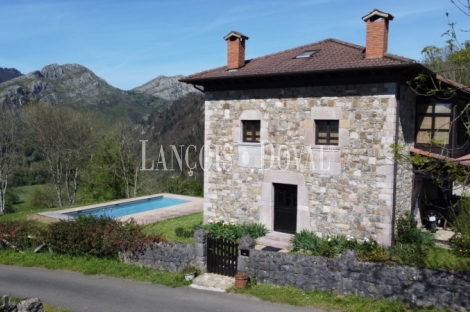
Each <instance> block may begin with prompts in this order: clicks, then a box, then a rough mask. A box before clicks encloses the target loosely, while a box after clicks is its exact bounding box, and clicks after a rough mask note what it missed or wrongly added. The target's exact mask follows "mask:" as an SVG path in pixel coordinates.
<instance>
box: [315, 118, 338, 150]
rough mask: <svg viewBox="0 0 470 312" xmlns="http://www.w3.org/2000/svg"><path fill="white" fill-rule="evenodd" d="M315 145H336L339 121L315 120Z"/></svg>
mask: <svg viewBox="0 0 470 312" xmlns="http://www.w3.org/2000/svg"><path fill="white" fill-rule="evenodd" d="M315 128H316V129H315V132H316V136H315V144H316V145H338V142H339V135H338V134H339V121H338V120H315Z"/></svg>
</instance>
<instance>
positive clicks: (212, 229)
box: [199, 220, 268, 242]
mask: <svg viewBox="0 0 470 312" xmlns="http://www.w3.org/2000/svg"><path fill="white" fill-rule="evenodd" d="M199 228H202V229H204V230H206V231H207V232H209V235H210V236H211V237H212V238H223V239H226V240H229V241H233V242H237V241H239V240H240V238H242V237H243V236H250V237H251V238H253V239H257V238H258V237H262V236H265V235H266V234H268V230H267V229H266V227H265V226H264V224H261V223H245V224H236V223H235V222H230V223H229V222H223V221H216V222H213V221H211V220H209V223H206V224H203V225H200V226H199Z"/></svg>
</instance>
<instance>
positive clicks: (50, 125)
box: [22, 103, 99, 207]
mask: <svg viewBox="0 0 470 312" xmlns="http://www.w3.org/2000/svg"><path fill="white" fill-rule="evenodd" d="M22 117H23V122H24V124H25V130H26V134H27V135H28V137H29V138H30V139H31V140H32V142H33V144H34V145H35V146H36V147H37V149H38V153H39V154H40V155H41V157H43V158H44V159H45V161H46V163H47V165H48V171H49V174H50V176H51V177H52V179H53V182H54V185H55V188H56V193H57V199H58V204H59V206H60V207H62V206H63V198H62V191H64V192H65V193H66V194H67V197H68V203H69V205H75V203H76V196H77V191H78V188H79V186H80V185H79V183H80V178H81V172H82V170H83V168H84V167H85V165H86V163H87V162H88V160H89V159H90V156H91V151H92V149H93V147H94V146H95V142H96V140H95V132H96V131H97V127H98V126H99V123H98V122H97V121H96V118H95V117H94V116H93V115H91V113H88V112H84V111H78V110H75V109H73V108H71V107H67V106H63V105H59V106H50V105H47V104H45V103H29V104H28V105H26V106H25V107H24V109H23V115H22Z"/></svg>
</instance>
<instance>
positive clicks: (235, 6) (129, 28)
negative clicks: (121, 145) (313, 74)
mask: <svg viewBox="0 0 470 312" xmlns="http://www.w3.org/2000/svg"><path fill="white" fill-rule="evenodd" d="M455 1H458V0H455ZM461 1H463V0H461ZM374 8H377V9H379V10H381V11H384V12H387V13H390V14H392V15H393V16H394V17H395V19H394V20H393V21H391V22H390V30H389V45H388V52H389V53H393V54H397V55H400V56H404V57H408V58H411V59H415V60H418V61H419V60H421V59H422V57H421V50H422V49H423V47H425V46H429V45H435V46H439V47H441V46H444V45H445V41H446V39H447V38H446V37H445V36H444V37H443V36H442V34H443V33H444V32H445V31H446V30H447V29H448V25H447V23H448V20H447V17H446V12H448V13H449V20H450V21H451V22H455V23H457V24H456V28H457V29H458V30H460V29H462V30H469V29H470V17H469V16H466V15H465V14H463V13H462V12H461V11H459V9H458V8H456V7H455V6H454V5H453V4H452V3H451V1H450V0H393V1H391V0H376V1H374V0H289V1H287V0H230V1H229V0H152V1H150V0H91V1H90V0H0V12H1V18H0V46H1V49H0V67H6V68H16V69H18V70H19V71H20V72H22V73H24V74H26V73H29V72H31V71H34V70H40V69H41V68H42V67H44V66H46V65H49V64H53V63H56V64H60V65H62V64H68V63H77V64H80V65H83V66H85V67H87V68H89V69H90V70H92V71H93V72H94V73H95V74H97V75H98V76H99V77H101V78H103V79H105V80H106V81H107V82H108V83H109V84H111V85H112V86H114V87H117V88H120V89H123V90H130V89H132V88H135V87H137V86H140V85H142V84H144V83H146V82H148V81H150V80H152V79H153V78H156V77H157V76H159V75H165V76H174V75H189V74H193V73H196V72H200V71H203V70H207V69H211V68H216V67H219V66H223V65H225V63H226V58H227V54H226V42H225V41H224V39H223V37H224V36H225V35H227V34H228V33H229V32H230V31H231V30H235V31H239V32H241V33H243V34H244V35H246V36H248V37H249V40H248V41H247V42H246V58H247V59H251V58H255V57H259V56H263V55H266V54H270V53H275V52H279V51H283V50H286V49H290V48H294V47H297V46H301V45H304V44H308V43H313V42H316V41H320V40H323V39H327V38H336V39H339V40H343V41H347V42H350V43H354V44H358V45H362V46H364V45H365V33H366V24H365V22H364V21H363V20H362V17H363V16H364V15H366V14H368V13H369V12H371V11H372V10H373V9H374ZM469 36H470V33H468V32H467V33H465V32H462V33H460V32H459V40H461V41H465V40H468V39H470V38H469Z"/></svg>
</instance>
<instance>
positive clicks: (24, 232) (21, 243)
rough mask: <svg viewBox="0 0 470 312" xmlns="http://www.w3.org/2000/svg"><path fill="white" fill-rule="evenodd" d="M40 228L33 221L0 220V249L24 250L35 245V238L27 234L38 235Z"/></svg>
mask: <svg viewBox="0 0 470 312" xmlns="http://www.w3.org/2000/svg"><path fill="white" fill-rule="evenodd" d="M40 232H41V230H40V228H39V227H38V226H37V224H36V223H35V222H33V221H19V220H12V221H2V222H0V249H6V248H14V249H16V250H24V249H26V248H30V247H34V246H36V245H37V240H36V239H34V238H28V236H31V237H36V236H40Z"/></svg>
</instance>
